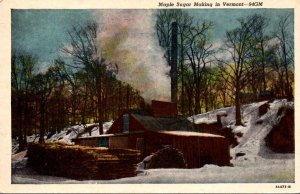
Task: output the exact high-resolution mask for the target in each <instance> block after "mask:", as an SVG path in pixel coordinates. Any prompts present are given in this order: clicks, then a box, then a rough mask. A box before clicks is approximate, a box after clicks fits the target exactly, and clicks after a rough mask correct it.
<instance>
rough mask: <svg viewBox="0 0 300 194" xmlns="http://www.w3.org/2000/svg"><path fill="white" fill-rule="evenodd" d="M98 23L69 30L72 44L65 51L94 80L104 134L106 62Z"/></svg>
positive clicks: (100, 131) (100, 127)
mask: <svg viewBox="0 0 300 194" xmlns="http://www.w3.org/2000/svg"><path fill="white" fill-rule="evenodd" d="M97 31H98V25H97V24H96V23H89V24H87V25H86V26H85V27H81V26H80V27H73V30H72V31H71V32H69V37H70V40H71V42H70V45H69V46H67V47H65V48H63V51H64V52H65V53H67V54H69V55H71V56H72V57H73V59H74V63H75V64H76V65H77V66H76V67H77V68H82V69H83V70H84V71H86V73H87V74H88V77H89V78H90V79H92V80H93V81H92V82H91V83H93V84H94V87H95V89H96V98H97V110H98V122H99V133H100V134H103V125H102V123H103V103H102V100H103V81H104V75H105V73H106V62H105V59H104V58H103V57H102V55H101V51H100V50H98V47H97Z"/></svg>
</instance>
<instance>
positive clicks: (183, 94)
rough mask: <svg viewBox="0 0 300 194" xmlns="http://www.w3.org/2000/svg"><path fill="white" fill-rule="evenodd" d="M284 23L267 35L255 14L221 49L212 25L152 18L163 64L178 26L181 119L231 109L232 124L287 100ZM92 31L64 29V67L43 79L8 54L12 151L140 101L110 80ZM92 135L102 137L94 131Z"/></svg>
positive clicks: (169, 16)
mask: <svg viewBox="0 0 300 194" xmlns="http://www.w3.org/2000/svg"><path fill="white" fill-rule="evenodd" d="M292 17H293V16H292V15H284V16H282V17H281V18H279V19H278V21H277V25H275V26H276V29H271V30H270V29H269V23H268V19H267V18H266V17H264V16H262V15H258V14H253V15H250V16H247V17H244V18H238V19H236V21H237V23H238V24H239V26H238V27H236V28H233V29H232V30H229V31H227V32H224V34H225V39H224V40H223V42H221V43H220V45H215V44H214V43H213V41H212V40H211V34H212V32H213V30H214V23H213V22H211V21H202V20H196V19H195V18H193V17H192V16H190V15H189V14H188V13H187V12H185V11H184V10H159V11H157V15H156V25H155V28H156V34H157V38H158V41H159V45H160V46H161V48H162V49H163V51H164V57H165V59H166V61H167V63H168V64H169V65H171V62H172V61H171V57H172V56H171V49H172V48H171V47H172V44H171V42H172V35H171V34H172V24H173V23H174V22H176V23H177V26H178V28H177V30H178V32H177V33H178V36H177V38H178V44H177V49H178V53H177V56H176V58H177V68H176V71H175V72H176V73H175V76H176V80H177V82H178V86H177V87H176V91H177V92H176V93H177V98H176V101H177V102H178V110H179V111H180V112H181V114H183V115H189V116H190V115H195V114H199V113H202V112H206V111H209V110H213V109H216V108H221V107H226V106H232V105H233V106H235V108H236V125H240V124H242V116H241V105H242V104H243V103H248V102H253V101H257V100H260V99H263V97H265V96H268V97H272V98H288V99H293V92H294V47H293V43H294V42H293V39H292V35H293V32H291V31H289V30H288V29H289V28H288V25H290V24H291V21H292ZM267 29H268V30H267ZM99 30H101V29H99V25H98V23H97V22H95V21H91V22H90V23H88V24H86V26H75V27H73V28H72V29H70V30H69V32H68V35H69V44H68V47H64V48H62V52H64V53H65V54H66V55H68V56H70V57H71V58H72V60H71V61H70V60H64V59H63V58H59V59H57V60H55V61H54V62H53V64H52V65H51V66H50V67H49V68H48V69H47V70H46V71H44V72H40V71H37V70H36V67H37V66H38V64H39V61H38V59H37V58H36V57H34V56H33V55H29V54H26V53H24V54H22V53H21V54H20V53H18V54H15V53H12V59H11V91H12V94H11V95H12V96H11V103H12V136H13V137H18V140H19V144H20V150H22V149H24V148H25V147H26V136H27V135H30V134H32V133H36V134H37V133H39V134H40V137H41V138H40V141H41V142H43V141H44V139H43V137H44V135H45V134H54V133H56V132H58V131H60V130H62V129H63V128H64V127H66V126H69V125H74V124H79V123H81V124H84V123H88V122H99V123H103V121H108V120H114V119H116V118H117V117H118V116H119V115H120V114H121V113H122V111H123V110H125V109H130V108H138V107H139V104H140V102H141V101H143V97H142V95H141V94H140V91H139V90H138V88H134V87H132V86H131V85H130V84H128V83H126V82H123V81H120V80H118V79H117V75H118V72H119V64H117V63H113V62H111V61H109V60H107V59H106V58H105V57H104V55H103V51H102V50H101V49H100V48H99V47H98V46H97V40H98V39H97V35H98V33H97V32H98V31H99ZM269 31H271V32H269ZM58 52H59V51H58ZM37 55H38V54H37ZM172 75H173V76H174V72H173V74H172V72H170V74H169V75H166V76H172ZM153 76H155V75H153ZM137 81H138V80H137ZM170 91H171V86H170ZM166 92H169V91H166ZM99 133H100V134H103V128H102V125H99Z"/></svg>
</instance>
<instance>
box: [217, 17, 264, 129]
mask: <svg viewBox="0 0 300 194" xmlns="http://www.w3.org/2000/svg"><path fill="white" fill-rule="evenodd" d="M257 21H258V20H257V16H256V15H254V16H249V17H247V18H246V19H240V20H239V23H240V27H238V28H236V29H234V30H232V31H229V32H227V33H226V42H225V46H224V48H223V49H222V51H223V52H225V53H227V54H228V55H229V57H228V58H227V59H226V60H224V59H218V62H219V67H220V70H221V72H222V73H221V74H220V76H223V78H224V80H225V81H226V82H227V83H228V84H229V85H231V86H232V88H233V89H234V91H233V92H234V100H235V114H236V115H235V116H236V123H235V124H236V125H241V124H242V116H241V102H240V100H241V99H240V98H241V91H242V89H243V88H244V87H245V86H246V85H247V84H248V83H249V78H250V77H251V76H250V74H251V73H252V72H253V68H252V67H251V66H250V65H249V60H250V59H251V58H252V57H253V56H252V54H253V53H252V50H253V47H254V46H256V41H255V33H256V31H255V30H254V29H255V28H254V27H255V26H256V25H257Z"/></svg>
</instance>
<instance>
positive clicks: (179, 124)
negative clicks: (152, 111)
mask: <svg viewBox="0 0 300 194" xmlns="http://www.w3.org/2000/svg"><path fill="white" fill-rule="evenodd" d="M131 115H132V116H133V117H134V118H135V119H136V120H137V121H138V122H139V123H141V124H142V125H143V126H144V127H145V129H147V130H151V131H195V129H194V126H193V123H192V122H190V121H189V120H188V119H187V118H185V117H183V116H176V117H154V116H150V115H140V114H131Z"/></svg>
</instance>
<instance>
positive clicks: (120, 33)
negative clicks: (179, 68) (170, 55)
mask: <svg viewBox="0 0 300 194" xmlns="http://www.w3.org/2000/svg"><path fill="white" fill-rule="evenodd" d="M97 13H98V14H100V15H99V23H100V28H99V33H98V46H99V47H100V49H101V50H102V52H103V55H104V57H105V58H106V59H107V60H108V61H109V62H111V63H116V64H117V65H118V70H119V71H118V75H117V78H118V79H119V80H121V81H123V82H126V83H128V84H130V85H131V86H133V87H134V88H136V89H138V90H139V91H140V92H141V95H142V96H143V98H144V99H145V100H146V101H149V100H151V99H156V100H165V101H169V100H170V78H169V77H168V75H167V74H168V73H169V71H170V67H169V66H168V64H167V62H166V60H165V58H164V56H163V53H164V51H163V50H162V48H161V47H160V46H159V43H158V39H157V36H156V30H155V12H154V11H152V10H101V11H99V12H97Z"/></svg>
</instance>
